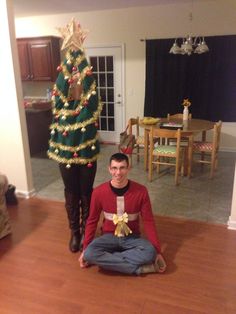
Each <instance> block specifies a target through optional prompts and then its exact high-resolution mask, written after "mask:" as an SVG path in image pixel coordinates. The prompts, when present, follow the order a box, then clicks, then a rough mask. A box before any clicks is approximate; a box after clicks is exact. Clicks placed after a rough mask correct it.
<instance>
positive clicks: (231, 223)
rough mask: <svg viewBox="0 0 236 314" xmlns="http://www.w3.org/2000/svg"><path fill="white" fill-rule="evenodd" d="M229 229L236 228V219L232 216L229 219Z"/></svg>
mask: <svg viewBox="0 0 236 314" xmlns="http://www.w3.org/2000/svg"><path fill="white" fill-rule="evenodd" d="M228 229H230V230H236V220H231V218H230V217H229V220H228Z"/></svg>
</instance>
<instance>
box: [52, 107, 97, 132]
mask: <svg viewBox="0 0 236 314" xmlns="http://www.w3.org/2000/svg"><path fill="white" fill-rule="evenodd" d="M102 107H103V104H102V102H101V101H99V104H98V109H97V110H96V111H95V112H94V113H93V117H92V118H90V119H88V120H86V121H83V122H76V123H74V124H71V125H64V126H60V125H59V124H58V122H55V123H52V124H51V125H50V127H49V128H50V129H51V130H52V129H57V130H58V131H60V132H64V131H75V130H77V129H80V128H85V127H86V126H87V125H89V124H93V123H94V122H96V121H97V119H98V116H99V114H100V112H101V111H102Z"/></svg>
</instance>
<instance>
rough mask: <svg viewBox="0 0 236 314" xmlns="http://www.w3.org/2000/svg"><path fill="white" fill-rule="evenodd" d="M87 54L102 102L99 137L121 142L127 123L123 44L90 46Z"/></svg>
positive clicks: (103, 140)
mask: <svg viewBox="0 0 236 314" xmlns="http://www.w3.org/2000/svg"><path fill="white" fill-rule="evenodd" d="M86 54H87V56H88V58H89V60H90V63H91V65H92V66H93V73H94V76H95V79H96V82H97V92H98V94H99V96H100V97H101V100H102V103H103V110H102V112H101V115H100V117H99V128H98V130H99V136H100V140H101V141H102V142H109V143H118V142H119V134H120V133H121V132H122V131H123V129H124V125H125V124H124V101H123V100H124V97H123V95H124V91H123V79H124V78H123V62H124V61H123V60H124V59H123V46H121V45H120V46H112V47H108V46H98V47H97V46H96V47H87V48H86Z"/></svg>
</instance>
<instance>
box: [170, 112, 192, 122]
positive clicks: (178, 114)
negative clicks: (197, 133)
mask: <svg viewBox="0 0 236 314" xmlns="http://www.w3.org/2000/svg"><path fill="white" fill-rule="evenodd" d="M173 119H183V114H182V113H176V114H169V113H168V114H167V120H168V121H171V120H173ZM188 119H189V120H191V119H192V114H191V113H189V114H188Z"/></svg>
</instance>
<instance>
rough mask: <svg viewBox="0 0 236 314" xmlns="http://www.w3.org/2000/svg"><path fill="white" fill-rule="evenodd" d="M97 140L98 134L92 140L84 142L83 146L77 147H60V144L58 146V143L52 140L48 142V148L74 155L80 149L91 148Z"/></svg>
mask: <svg viewBox="0 0 236 314" xmlns="http://www.w3.org/2000/svg"><path fill="white" fill-rule="evenodd" d="M97 139H98V134H96V136H95V138H94V139H92V140H88V141H86V142H84V143H83V144H80V145H78V146H73V147H72V146H66V145H62V144H59V143H57V142H54V141H52V140H49V146H50V147H52V148H57V149H60V150H63V151H68V152H71V153H75V152H78V151H80V150H82V149H85V148H86V147H87V146H92V145H93V144H94V143H96V141H97Z"/></svg>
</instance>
